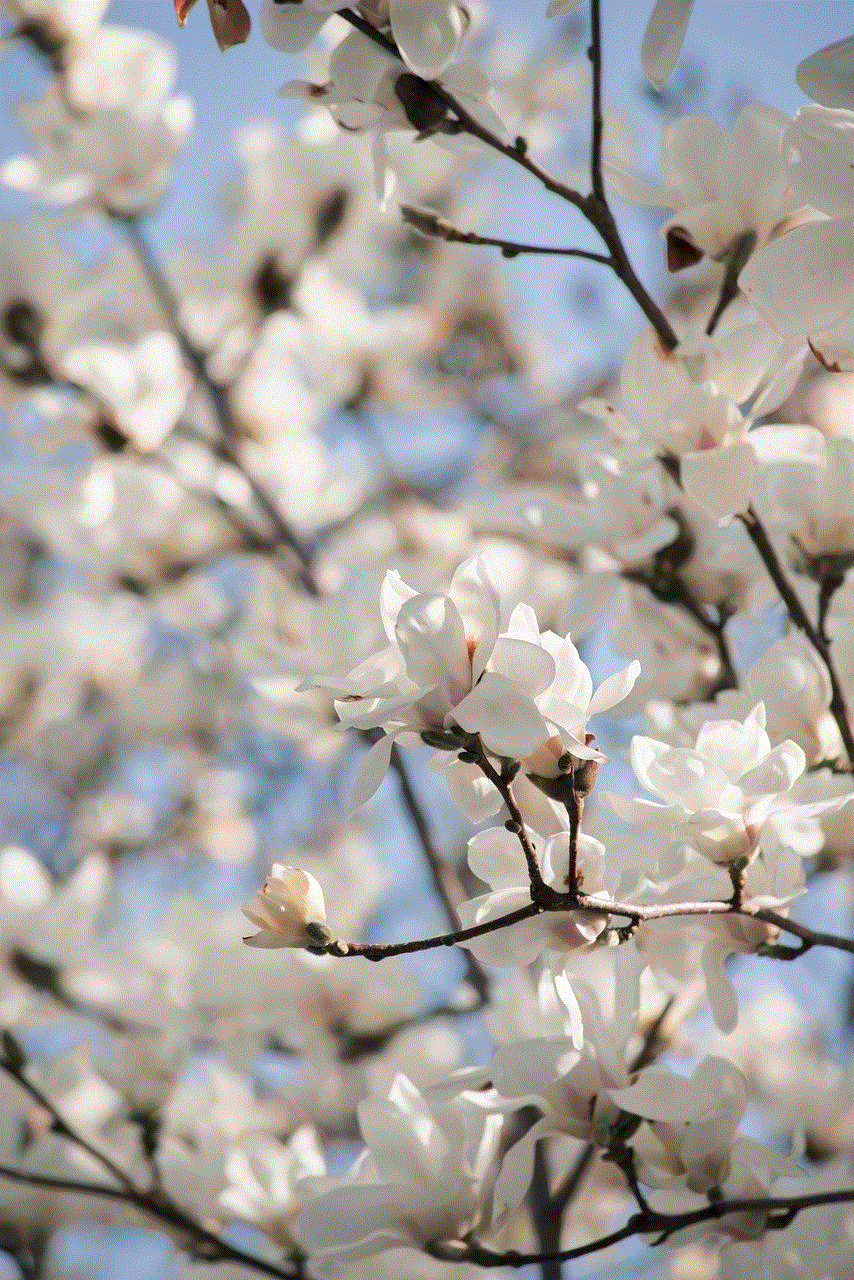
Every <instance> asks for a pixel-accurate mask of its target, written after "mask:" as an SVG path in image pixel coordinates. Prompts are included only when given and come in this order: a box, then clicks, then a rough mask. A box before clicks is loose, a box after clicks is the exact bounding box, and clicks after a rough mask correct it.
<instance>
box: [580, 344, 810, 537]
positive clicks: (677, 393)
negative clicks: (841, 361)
mask: <svg viewBox="0 0 854 1280" xmlns="http://www.w3.org/2000/svg"><path fill="white" fill-rule="evenodd" d="M803 355H804V353H803V351H802V349H800V348H796V349H789V348H787V347H786V346H785V345H784V344H783V343H782V342H781V341H780V339H779V338H778V337H777V336H776V335H775V334H774V333H773V331H772V330H771V329H769V328H768V326H767V325H766V324H764V323H763V322H762V321H754V322H752V323H747V324H742V325H740V326H739V327H737V328H734V329H731V330H729V331H724V332H720V333H716V334H715V335H714V337H712V338H708V337H706V336H705V335H691V336H689V337H687V338H685V339H684V340H683V341H682V342H681V343H680V345H679V346H678V347H677V348H676V350H675V351H672V352H671V351H665V349H664V348H663V347H662V345H661V343H660V342H659V340H658V338H657V337H656V335H655V333H654V332H653V331H652V330H647V331H645V332H643V333H640V334H639V335H638V337H637V338H636V339H635V340H634V342H633V343H632V345H631V346H630V347H629V350H628V352H627V354H626V358H625V360H624V361H623V367H622V370H621V372H620V395H619V401H618V403H617V404H615V403H613V402H611V401H607V400H598V399H596V400H586V401H583V402H582V404H581V405H579V408H580V409H581V410H583V411H585V412H587V413H590V414H592V415H593V416H594V417H596V418H599V419H600V421H602V422H605V423H608V424H609V425H610V426H611V428H612V429H613V430H615V431H617V432H618V433H620V434H621V435H623V436H624V437H627V438H629V439H640V440H646V441H648V442H649V443H650V444H655V445H657V446H658V448H659V449H660V450H662V451H663V452H664V453H665V454H666V455H667V456H668V457H670V458H672V459H678V462H679V478H680V482H681V484H682V487H683V489H684V490H685V492H686V493H687V494H689V496H690V497H691V498H693V499H694V501H695V502H697V503H698V504H699V505H700V506H701V507H702V508H703V509H704V510H705V511H707V512H709V514H711V515H712V516H714V517H715V518H716V519H723V518H725V517H727V516H731V515H734V514H735V513H736V512H739V511H744V510H745V509H746V508H747V506H748V505H749V503H750V498H751V493H752V490H753V478H754V473H755V471H756V466H757V462H758V461H760V460H761V461H763V462H764V461H773V460H775V459H777V458H786V459H788V458H791V459H792V460H797V459H798V458H799V457H801V456H810V455H809V450H810V449H811V448H812V446H813V437H814V432H812V431H808V432H805V431H804V429H803V428H800V427H790V426H779V425H774V426H762V427H754V426H753V422H754V420H755V419H756V418H757V417H759V416H764V415H767V414H769V413H770V412H771V411H772V410H773V409H775V408H776V407H777V406H778V405H780V404H781V403H782V402H783V400H785V399H786V397H787V396H788V395H789V393H790V392H791V390H792V387H793V386H794V384H795V382H796V381H797V378H798V375H799V373H800V368H801V364H802V362H803ZM746 401H751V403H750V408H749V410H748V411H747V412H742V409H741V408H739V406H740V405H743V404H744V403H745V402H746Z"/></svg>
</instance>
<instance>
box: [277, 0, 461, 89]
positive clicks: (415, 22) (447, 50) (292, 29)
mask: <svg viewBox="0 0 854 1280" xmlns="http://www.w3.org/2000/svg"><path fill="white" fill-rule="evenodd" d="M345 8H347V4H346V0H302V3H300V0H297V2H296V3H290V4H282V3H281V2H280V0H279V2H277V0H262V4H261V31H262V33H263V35H264V39H265V40H266V41H267V43H268V44H271V45H272V46H273V48H274V49H281V50H282V52H284V53H297V52H298V51H299V50H300V49H305V48H306V46H307V45H309V44H311V42H312V40H313V39H314V37H315V36H316V35H317V33H318V32H319V31H320V28H321V27H322V26H323V25H324V23H325V22H327V21H328V19H329V17H330V15H331V14H333V13H337V12H338V10H340V9H345ZM352 8H353V9H354V10H355V11H356V12H357V13H359V14H360V15H362V16H364V18H365V19H366V20H367V21H368V22H369V23H370V24H371V26H376V27H377V29H378V30H381V31H384V32H387V33H388V34H390V36H391V38H392V39H393V40H394V42H395V44H396V45H397V47H398V48H399V49H400V52H401V56H402V58H403V60H404V62H405V63H406V65H407V66H408V67H409V69H410V70H411V71H413V72H414V73H415V75H417V76H424V77H425V78H426V79H428V80H429V79H433V78H434V77H435V76H437V75H439V74H441V72H443V71H444V70H445V69H446V67H447V66H448V63H449V62H450V61H451V60H452V59H453V58H455V57H456V55H457V53H458V51H459V47H460V45H461V43H462V41H463V38H464V36H465V34H466V31H467V30H468V26H469V22H470V17H469V13H468V9H467V8H466V7H465V6H464V5H461V4H455V3H453V2H451V3H449V2H448V0H426V2H425V0H381V2H380V3H377V0H370V2H369V3H365V2H364V0H357V2H356V3H355V4H353V5H352Z"/></svg>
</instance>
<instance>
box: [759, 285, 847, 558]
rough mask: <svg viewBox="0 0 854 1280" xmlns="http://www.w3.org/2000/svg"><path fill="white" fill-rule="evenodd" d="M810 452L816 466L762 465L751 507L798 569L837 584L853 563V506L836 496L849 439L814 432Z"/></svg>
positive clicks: (843, 479) (841, 489)
mask: <svg viewBox="0 0 854 1280" xmlns="http://www.w3.org/2000/svg"><path fill="white" fill-rule="evenodd" d="M852 279H854V277H852ZM811 452H812V456H813V457H814V459H815V462H816V464H817V465H814V466H803V465H798V463H797V462H796V461H795V460H793V461H792V462H791V463H788V464H787V463H783V462H781V463H778V464H775V465H773V466H771V467H768V468H767V469H766V471H765V472H764V474H763V475H762V477H761V482H760V485H759V486H758V493H757V499H756V501H757V506H758V507H759V509H760V510H761V512H762V513H763V515H764V516H765V517H766V519H767V521H768V523H769V524H771V525H772V527H774V526H776V528H778V529H779V530H781V531H782V532H784V533H785V534H786V535H787V537H788V550H789V554H790V557H791V558H792V559H793V560H794V561H795V563H796V564H797V565H798V567H799V568H800V569H801V570H803V571H804V572H806V573H808V574H810V575H811V576H812V577H814V578H817V579H818V580H822V579H825V578H836V579H837V580H840V579H841V578H842V576H843V574H844V573H845V570H846V569H847V568H849V567H850V565H851V564H852V563H854V508H852V504H851V503H850V502H847V501H845V500H844V498H843V497H842V495H846V494H851V493H852V492H854V439H852V438H851V437H850V436H837V437H836V438H833V439H827V437H825V436H823V435H821V433H820V432H818V431H816V432H815V433H814V435H813V448H812V450H811Z"/></svg>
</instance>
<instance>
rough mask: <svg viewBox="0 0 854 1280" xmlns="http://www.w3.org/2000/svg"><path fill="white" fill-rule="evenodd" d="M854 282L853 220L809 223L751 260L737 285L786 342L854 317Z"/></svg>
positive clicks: (780, 239)
mask: <svg viewBox="0 0 854 1280" xmlns="http://www.w3.org/2000/svg"><path fill="white" fill-rule="evenodd" d="M852 279H854V219H852V218H840V219H832V220H829V221H823V222H810V223H807V224H806V225H805V226H800V227H796V228H795V230H794V231H790V232H789V233H788V235H784V236H780V238H779V239H777V240H772V241H771V243H770V244H766V245H765V247H764V248H763V249H761V250H760V252H759V253H756V254H754V255H753V257H752V258H751V259H750V261H749V262H748V264H747V266H746V267H745V269H744V271H742V273H741V275H740V277H739V285H740V287H741V288H742V290H743V291H744V292H745V293H746V294H747V296H748V298H749V299H750V301H751V302H752V304H753V305H754V306H755V307H756V309H757V310H758V311H759V312H760V313H761V314H762V315H764V316H765V318H766V320H767V321H768V323H769V324H770V325H772V326H773V327H774V328H775V329H776V330H777V332H778V333H782V334H783V335H784V336H785V337H787V338H803V337H806V338H812V337H813V335H814V334H818V333H821V332H822V330H825V329H830V328H831V326H833V325H835V324H837V323H839V322H840V321H842V320H843V319H844V318H845V317H846V316H850V315H851V312H852V307H853V306H854V300H852V291H851V281H852Z"/></svg>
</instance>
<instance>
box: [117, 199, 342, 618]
mask: <svg viewBox="0 0 854 1280" xmlns="http://www.w3.org/2000/svg"><path fill="white" fill-rule="evenodd" d="M111 216H112V217H113V218H114V220H115V221H116V222H119V223H121V225H122V226H123V227H124V228H125V230H126V233H127V238H128V242H129V244H130V246H131V248H132V249H133V251H134V253H135V255H136V259H137V261H138V262H139V265H140V267H141V268H142V271H143V273H144V275H145V277H146V279H147V280H148V283H149V285H150V286H151V290H152V293H153V294H154V295H155V297H156V298H157V300H158V302H159V303H160V306H161V308H162V310H163V313H164V316H165V318H166V320H167V322H168V324H169V328H170V330H171V332H172V334H173V335H174V337H175V339H176V340H177V342H178V345H179V347H180V348H181V353H182V355H183V356H184V359H185V360H186V361H187V363H188V364H189V365H190V367H191V369H192V370H193V373H194V375H195V377H196V380H197V381H198V382H199V384H200V385H201V386H202V387H203V388H204V390H205V393H206V395H207V397H208V401H209V402H210V405H211V408H212V409H213V412H214V416H215V417H216V420H217V424H218V426H219V429H220V442H219V450H218V451H219V453H220V455H221V456H222V458H224V459H225V460H226V461H227V462H230V463H231V465H232V466H233V467H234V468H235V469H236V470H237V471H239V472H240V474H241V475H242V476H243V477H244V479H245V480H246V481H247V483H248V484H249V486H250V488H251V490H252V494H253V496H254V498H255V501H256V502H257V503H258V506H259V507H260V508H261V510H262V511H263V512H264V515H265V516H266V518H267V519H268V520H269V522H270V525H271V526H272V529H273V536H272V549H276V548H278V547H287V549H288V550H289V551H291V552H292V553H293V555H294V556H295V557H296V559H297V560H298V561H299V565H300V580H301V582H302V584H303V586H304V587H305V588H306V590H307V591H308V592H309V593H310V594H311V595H315V596H316V595H318V594H319V588H318V585H317V582H316V580H315V577H314V572H313V570H312V567H311V558H310V556H309V553H308V552H307V551H306V549H305V547H304V546H303V545H302V543H301V541H300V539H299V538H298V537H297V535H296V534H295V533H294V531H293V529H292V528H291V526H290V523H289V522H288V520H287V519H286V517H285V516H284V515H283V514H282V512H281V511H280V510H279V507H278V505H277V503H276V501H275V499H274V498H273V497H272V496H271V495H270V493H269V492H268V491H267V489H266V488H265V486H264V485H263V483H262V482H261V481H260V480H259V479H258V478H257V477H256V476H254V475H253V474H252V473H251V471H249V470H248V469H247V467H246V466H245V464H244V462H243V460H242V458H241V457H240V451H239V449H238V442H237V431H236V429H235V422H234V415H233V413H232V411H231V406H230V404H229V400H228V391H227V388H226V387H225V386H224V385H223V384H222V383H221V382H217V381H216V380H215V379H214V378H212V377H211V375H210V373H209V371H208V367H207V360H206V358H205V353H204V352H203V351H202V350H201V349H200V348H199V347H197V346H196V344H195V343H194V342H192V341H191V339H190V338H189V336H188V335H187V333H186V332H185V330H184V328H183V326H182V324H181V321H180V317H179V313H178V302H177V299H176V298H175V296H174V294H173V293H172V290H171V288H170V286H169V283H168V281H167V280H166V277H165V276H164V274H163V272H162V270H161V269H160V265H159V263H158V262H157V260H156V258H155V256H154V254H153V252H152V250H151V247H150V245H149V244H148V241H147V239H146V237H145V235H144V233H143V230H142V226H141V224H140V221H139V219H138V218H135V217H128V218H126V217H121V216H120V215H118V214H113V215H111Z"/></svg>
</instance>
